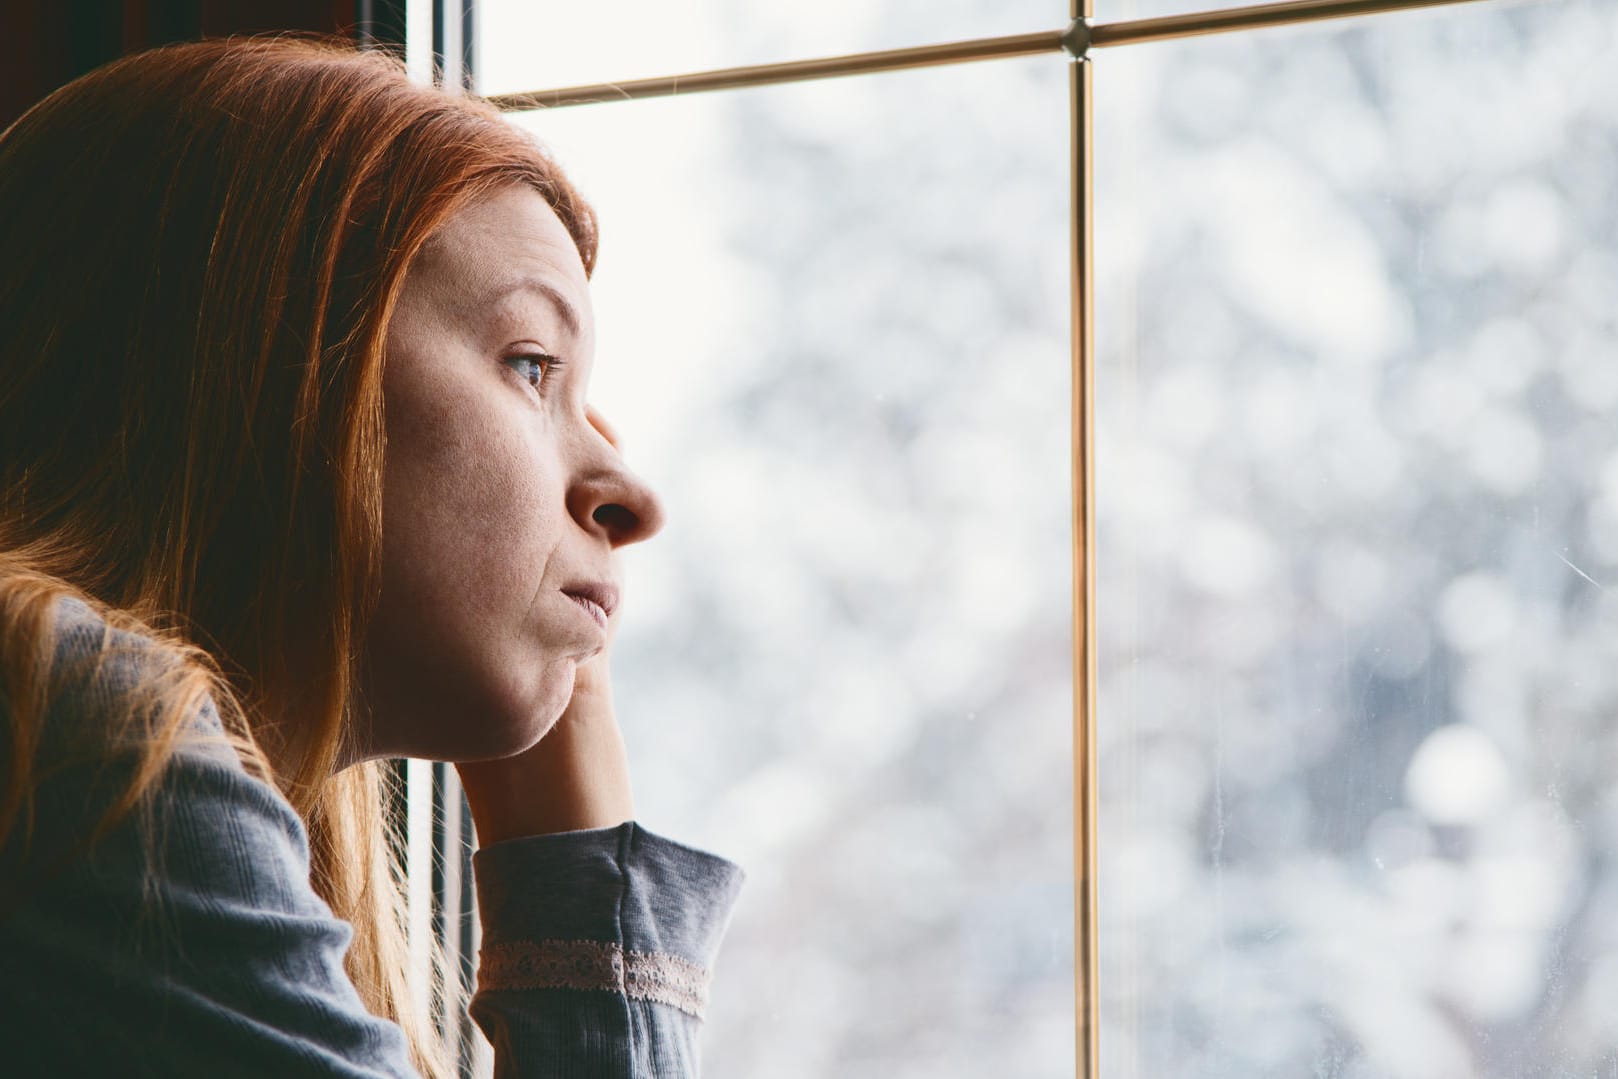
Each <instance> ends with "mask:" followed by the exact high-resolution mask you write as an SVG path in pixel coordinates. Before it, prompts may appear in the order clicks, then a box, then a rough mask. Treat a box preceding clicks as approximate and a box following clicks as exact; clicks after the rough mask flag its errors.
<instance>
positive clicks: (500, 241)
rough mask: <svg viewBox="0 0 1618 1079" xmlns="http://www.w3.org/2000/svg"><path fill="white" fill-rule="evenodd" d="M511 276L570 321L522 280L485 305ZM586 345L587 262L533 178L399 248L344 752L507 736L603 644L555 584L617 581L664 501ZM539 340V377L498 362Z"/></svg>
mask: <svg viewBox="0 0 1618 1079" xmlns="http://www.w3.org/2000/svg"><path fill="white" fill-rule="evenodd" d="M523 277H537V278H542V279H543V280H545V281H547V282H549V283H550V284H552V285H554V286H555V287H556V288H558V289H559V290H561V291H562V292H563V293H564V295H565V296H567V297H568V298H569V299H570V300H571V301H572V303H573V305H574V307H575V308H577V309H578V311H579V314H580V322H581V325H580V332H579V334H578V335H577V336H576V337H575V336H573V335H571V334H570V333H568V331H567V328H566V326H565V323H564V321H563V319H562V316H561V314H560V312H559V310H558V308H557V307H556V305H555V304H554V303H553V302H552V301H551V300H549V299H547V298H545V297H543V296H541V295H539V294H538V293H536V292H534V291H532V290H520V291H517V292H512V293H509V294H508V295H506V296H505V298H503V299H500V300H498V301H495V302H486V301H488V300H489V298H490V297H491V296H493V295H494V294H496V293H498V292H499V287H500V285H501V284H502V283H503V282H506V281H510V280H514V279H519V278H523ZM594 346H595V328H594V316H593V313H592V311H591V307H590V295H589V282H588V279H587V278H586V277H585V273H584V266H583V264H582V262H581V261H580V259H579V255H578V251H577V249H576V248H575V247H574V245H573V241H572V239H571V238H570V237H569V236H568V233H567V230H566V228H565V227H564V226H563V225H562V223H561V221H560V220H559V219H558V218H557V217H556V215H555V214H554V213H553V212H552V211H551V209H550V208H549V207H548V206H547V205H546V204H545V201H544V199H543V198H542V197H541V196H540V195H539V194H538V193H536V192H533V191H531V190H528V189H526V188H516V187H513V188H510V189H507V190H505V191H503V192H501V193H499V194H497V195H495V196H492V197H490V198H488V199H485V200H483V201H480V202H478V203H476V204H474V205H472V206H470V207H467V208H464V209H463V210H461V211H459V212H458V213H457V214H456V215H454V216H453V217H452V218H451V219H450V220H449V221H448V222H447V223H446V224H445V225H444V227H443V228H442V229H441V230H440V231H439V233H438V234H437V235H436V236H435V237H434V239H433V241H432V242H431V243H430V244H429V245H428V248H427V249H426V250H425V251H424V252H423V254H422V255H421V257H420V258H418V259H417V261H416V262H415V263H414V264H413V266H412V268H411V270H410V274H409V276H408V278H407V279H406V282H405V286H404V291H403V294H402V296H401V298H400V301H399V304H398V306H397V308H396V310H395V313H394V316H393V319H392V321H391V322H390V323H389V327H388V337H387V351H386V359H385V362H384V367H383V407H384V410H385V415H386V430H387V450H386V465H385V479H384V485H383V526H382V591H381V598H380V602H379V604H378V608H377V611H376V616H375V619H374V621H373V623H372V627H371V632H370V635H369V638H368V640H367V642H366V648H365V655H364V657H363V658H364V668H365V671H364V675H363V678H362V683H363V688H364V696H365V699H366V700H367V702H368V703H369V705H370V719H369V721H368V722H362V725H361V727H362V730H364V731H365V733H364V735H363V737H362V739H361V741H362V744H363V746H364V749H363V755H362V756H359V757H357V758H356V759H370V758H376V757H386V756H414V757H421V758H427V759H433V760H445V761H479V760H490V759H494V758H499V757H507V756H510V755H512V754H516V753H519V752H521V751H523V750H525V749H527V748H529V747H530V746H532V745H534V743H536V742H537V741H538V740H539V739H540V737H541V736H542V735H543V734H544V733H545V732H546V731H547V730H548V729H549V728H550V726H551V725H552V724H553V723H554V722H555V721H556V719H557V717H558V716H559V715H561V713H562V711H563V709H564V708H565V707H566V706H567V703H568V700H569V698H570V696H571V694H572V692H573V684H574V674H575V670H576V668H577V666H578V665H579V664H581V663H584V662H586V661H588V660H590V659H591V658H592V657H594V656H596V655H597V654H598V653H600V652H601V651H602V650H603V649H604V648H606V647H607V643H608V638H607V633H606V631H604V630H602V629H600V628H598V627H597V626H596V625H595V624H594V622H593V621H592V620H591V619H590V618H589V617H588V616H587V615H586V614H585V613H584V612H583V611H582V610H581V609H580V608H579V607H578V605H577V604H576V603H575V602H574V601H573V600H572V599H569V598H568V597H567V596H566V595H564V594H563V593H562V591H561V589H562V588H563V587H564V586H566V585H569V584H574V583H577V582H581V581H612V582H615V583H621V575H620V572H619V570H618V566H617V560H616V559H615V558H614V552H615V551H616V550H617V549H618V548H619V547H622V546H624V545H625V544H628V543H635V542H638V541H640V540H643V539H646V538H648V537H650V536H652V535H653V534H655V533H656V532H657V531H658V530H659V529H660V528H661V527H662V522H663V510H662V507H661V504H660V503H659V501H658V499H657V496H656V495H655V494H654V493H653V492H652V491H651V489H650V488H649V487H647V486H646V485H645V484H644V483H643V482H642V481H641V480H640V479H639V478H637V477H636V476H635V475H634V474H633V473H631V472H629V471H627V470H626V469H625V467H624V464H623V461H622V458H621V457H620V456H619V453H618V450H617V446H616V439H615V438H614V436H613V434H612V431H611V428H610V427H609V426H608V425H607V424H606V422H605V421H604V420H603V419H602V418H601V417H600V416H599V415H598V414H596V413H595V411H594V410H593V409H591V408H589V407H588V406H587V405H586V403H585V389H586V383H587V378H588V375H589V372H590V365H591V362H592V359H593V349H594ZM541 352H543V353H549V354H552V355H556V356H559V357H561V358H562V359H563V360H565V361H566V366H564V367H562V368H560V369H555V370H552V371H551V372H550V373H549V374H547V375H546V377H545V379H544V382H543V386H542V388H540V389H538V390H537V391H536V390H535V389H534V388H533V387H532V386H531V385H530V383H531V381H537V380H538V374H539V372H538V370H537V369H534V368H532V367H529V368H527V369H525V367H524V365H521V364H518V365H515V366H514V365H513V364H511V363H510V362H508V361H509V360H510V358H511V357H513V356H517V355H522V354H532V353H541ZM613 621H614V624H616V622H617V618H616V617H615V618H614V620H613Z"/></svg>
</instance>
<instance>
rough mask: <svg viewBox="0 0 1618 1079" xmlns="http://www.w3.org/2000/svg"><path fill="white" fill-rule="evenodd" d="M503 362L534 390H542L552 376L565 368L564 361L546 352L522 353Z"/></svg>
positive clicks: (565, 362) (508, 357)
mask: <svg viewBox="0 0 1618 1079" xmlns="http://www.w3.org/2000/svg"><path fill="white" fill-rule="evenodd" d="M504 362H505V363H507V364H508V365H510V367H511V369H512V370H514V371H516V372H517V373H518V374H519V375H521V376H522V377H523V378H525V379H526V380H527V381H528V384H529V385H530V386H532V387H533V388H534V389H536V390H539V389H543V388H544V387H545V383H546V382H547V381H548V380H549V379H550V377H551V376H552V375H554V374H555V373H556V372H558V371H560V370H561V369H562V368H563V367H566V366H567V361H566V360H563V359H560V358H558V357H556V356H552V355H551V354H550V353H548V352H524V353H522V354H521V355H518V356H507V357H506V359H505V361H504Z"/></svg>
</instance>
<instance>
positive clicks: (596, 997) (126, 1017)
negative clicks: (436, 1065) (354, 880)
mask: <svg viewBox="0 0 1618 1079" xmlns="http://www.w3.org/2000/svg"><path fill="white" fill-rule="evenodd" d="M58 611H59V612H60V614H59V618H58V628H59V635H58V641H59V647H58V662H62V661H64V660H67V661H72V660H73V659H75V658H82V657H83V656H85V655H87V654H89V653H90V652H91V651H92V650H93V642H94V641H96V640H99V637H100V632H101V628H102V623H101V622H100V621H99V620H96V619H94V617H93V616H91V615H89V612H88V609H87V608H85V607H84V606H83V605H82V604H78V603H76V602H70V603H64V604H63V605H61V606H59V607H58ZM115 636H116V637H117V638H118V639H119V640H120V642H121V643H123V644H128V643H130V639H129V638H128V636H127V635H124V634H116V635H115ZM135 643H136V644H137V645H138V643H139V639H136V642H135ZM112 669H113V670H114V671H116V670H118V669H119V668H118V667H114V668H112ZM121 669H122V670H124V671H125V674H124V675H123V676H122V677H123V678H124V680H125V683H126V685H127V680H128V678H130V677H133V676H132V675H130V674H129V673H128V672H129V671H132V670H134V669H135V668H134V666H133V665H130V664H123V665H122V667H121ZM3 688H4V687H0V690H3ZM118 689H119V686H118V677H114V678H112V679H111V680H107V679H98V680H95V681H94V682H87V683H86V684H85V685H84V686H82V687H80V691H79V692H75V693H72V694H63V695H62V699H60V700H53V701H52V702H51V703H50V709H49V712H48V716H47V727H46V731H47V739H46V743H45V745H44V746H43V747H42V750H41V761H40V764H41V765H42V766H44V767H45V768H47V769H49V770H50V775H49V778H48V779H47V780H46V781H45V782H44V784H43V785H42V787H41V789H40V791H39V795H38V801H37V804H36V822H35V827H34V841H33V846H32V851H31V853H30V854H29V856H28V857H26V858H25V857H24V856H23V855H22V853H21V849H20V848H21V844H20V843H19V842H18V841H17V839H18V837H17V835H16V833H15V832H14V833H13V834H12V836H10V837H8V838H7V839H6V840H5V841H3V844H0V885H4V887H3V888H0V904H4V905H0V1074H3V1075H5V1076H8V1077H17V1079H22V1077H25V1076H26V1077H33V1076H100V1075H108V1076H112V1075H116V1076H144V1075H151V1076H175V1077H178V1076H209V1077H216V1076H266V1077H269V1076H275V1077H294V1076H410V1075H415V1074H416V1072H415V1071H414V1069H413V1068H412V1066H411V1064H410V1060H409V1053H408V1050H407V1048H406V1043H405V1038H404V1034H403V1031H402V1030H400V1028H399V1027H398V1026H397V1025H395V1024H393V1023H391V1022H388V1021H386V1020H383V1019H380V1018H377V1017H376V1016H374V1015H372V1014H371V1013H370V1012H368V1011H367V1010H366V1009H365V1007H364V1005H363V1004H362V1003H361V1001H360V998H359V995H358V992H357V991H356V990H355V988H354V985H353V983H352V982H351V981H350V980H349V978H348V977H347V975H346V974H345V973H344V969H343V955H344V953H345V952H346V950H347V948H348V944H349V941H350V939H351V937H352V935H353V929H352V927H351V926H350V925H349V924H348V923H347V922H345V921H342V920H341V919H338V918H336V917H334V916H333V914H332V911H331V908H330V907H328V906H327V905H326V903H325V902H324V901H323V900H321V898H320V897H319V896H318V895H317V894H316V893H315V892H314V890H313V889H312V888H311V887H310V884H309V842H308V836H307V834H306V832H305V829H304V825H303V822H302V820H301V819H300V818H299V817H298V816H297V814H296V813H295V812H294V811H293V809H292V807H291V805H290V804H289V803H288V802H287V801H286V799H285V798H284V797H283V796H282V795H281V793H280V792H279V791H278V790H277V789H276V788H274V787H272V786H270V785H268V784H266V783H263V782H261V781H260V780H257V779H255V778H253V777H252V776H250V775H249V774H248V773H247V772H246V770H245V769H243V767H242V766H241V764H240V762H239V761H238V760H237V759H236V757H235V754H234V753H231V752H228V751H224V750H209V749H201V748H188V749H185V750H182V751H181V752H180V753H179V755H178V756H177V757H176V758H175V759H174V761H173V763H172V765H171V766H170V767H169V768H168V769H167V771H166V772H165V773H164V776H163V779H162V782H161V787H160V806H161V808H162V810H163V811H164V814H165V816H166V828H165V829H164V830H163V840H162V842H161V844H160V848H159V852H158V853H159V854H160V857H159V858H158V859H157V860H156V862H155V864H154V862H153V861H151V860H148V858H147V857H146V855H145V853H144V851H143V848H142V844H141V843H140V841H139V838H138V832H137V830H136V825H135V822H134V821H133V819H126V820H125V821H124V822H123V823H121V824H120V825H119V827H118V828H116V829H115V830H114V831H113V832H111V833H110V834H109V835H108V836H107V837H106V838H105V839H104V840H102V841H101V842H100V843H99V844H98V845H97V846H96V847H95V848H94V850H93V851H92V852H91V853H90V854H89V855H87V856H83V857H80V858H77V859H75V860H73V861H71V862H69V863H68V864H67V865H66V866H65V867H64V868H63V869H62V870H61V871H60V872H58V873H55V874H47V873H45V872H44V871H43V865H44V864H45V862H48V860H49V858H48V854H49V852H51V851H55V850H60V849H65V844H67V843H68V842H69V841H71V840H75V839H77V838H78V837H80V836H82V835H84V834H86V832H87V827H88V825H89V823H90V822H93V821H95V820H97V819H99V817H100V814H101V811H102V810H103V809H104V808H105V807H106V806H107V805H108V804H109V802H108V801H107V799H108V797H109V794H110V792H111V791H113V790H116V789H117V787H118V784H119V783H120V782H121V781H123V780H125V779H126V778H127V777H128V776H129V775H130V771H129V763H130V761H131V760H132V759H133V758H132V757H125V756H119V755H113V756H111V757H110V759H109V757H108V755H107V754H105V753H103V754H101V755H100V759H93V758H92V757H89V756H85V755H83V754H79V755H75V754H74V753H72V752H70V751H68V750H66V749H65V748H64V747H65V746H68V745H69V744H70V743H71V739H69V738H66V737H64V736H65V735H66V734H67V733H68V732H74V731H78V732H82V731H84V730H86V729H91V728H87V727H86V726H85V724H86V723H87V722H89V723H93V722H94V720H95V717H96V714H97V711H98V709H99V710H102V711H103V712H104V710H105V708H106V707H107V703H108V701H109V700H110V699H111V695H112V694H115V693H116V692H118ZM4 701H5V697H4V694H3V693H0V776H3V775H4V774H5V772H4V769H5V767H6V766H7V765H8V764H9V752H10V750H9V744H10V737H9V731H10V728H9V723H8V722H6V715H5V705H4ZM196 722H198V723H199V724H200V725H202V726H203V727H207V728H212V729H214V730H218V729H219V720H218V717H217V714H215V713H214V712H213V710H212V707H211V705H210V707H208V708H205V709H204V710H203V713H202V715H200V716H199V717H197V720H196ZM0 782H3V780H0ZM3 790H4V788H3V787H0V791H3ZM153 870H155V875H154V876H153V880H154V882H155V888H156V892H157V898H158V899H159V900H160V901H161V902H160V905H159V906H158V907H157V908H155V909H157V910H159V911H160V917H159V919H158V923H157V924H156V925H151V924H147V925H140V924H137V922H136V921H135V918H134V915H135V913H136V911H137V910H138V909H139V908H140V907H141V904H142V879H143V877H145V876H147V875H148V874H149V873H152V871H153ZM473 873H474V878H475V882H476V886H477V896H478V912H479V915H480V918H481V922H482V927H483V943H482V949H481V952H480V954H479V966H478V991H477V994H476V995H475V996H474V997H473V998H472V1003H471V1007H470V1012H471V1015H472V1018H473V1019H474V1020H475V1021H476V1022H477V1024H478V1026H479V1027H480V1028H482V1030H483V1033H484V1034H485V1035H486V1036H487V1037H488V1039H489V1041H490V1043H491V1044H492V1045H493V1046H494V1056H495V1074H496V1075H497V1076H499V1077H501V1079H508V1077H510V1079H515V1077H524V1079H527V1077H538V1076H546V1077H550V1076H557V1077H580V1079H598V1077H599V1079H607V1077H614V1079H616V1077H623V1076H659V1077H662V1076H680V1077H685V1076H695V1075H697V1073H698V1062H697V1035H698V1031H699V1029H700V1023H701V1017H702V1012H703V1007H704V1005H705V1003H706V998H707V986H708V978H709V971H710V970H711V968H712V966H713V962H714V957H715V954H716V952H717V950H718V947H719V942H720V938H721V937H722V935H723V933H724V930H725V927H726V924H727V923H728V921H729V917H730V911H731V907H732V904H733V903H734V901H735V898H736V893H737V891H738V889H739V888H740V886H741V882H742V873H741V871H740V870H739V869H738V868H737V867H736V866H735V865H733V864H731V863H730V862H727V861H725V860H723V859H721V858H718V857H715V856H714V855H711V854H706V853H704V852H702V851H698V850H694V849H692V848H690V847H686V846H682V845H680V844H678V843H674V842H672V841H670V840H668V839H664V838H661V837H659V836H657V835H654V834H652V833H651V832H648V831H646V830H645V829H644V828H642V827H641V826H640V825H638V824H636V823H633V822H630V823H626V824H623V825H620V826H618V827H615V828H601V829H594V830H590V831H579V832H566V833H562V834H558V835H545V836H529V837H524V838H519V839H510V840H506V841H504V842H500V843H496V844H494V845H493V846H490V847H486V848H483V849H481V850H478V851H477V852H476V853H475V854H474V855H473ZM16 885H22V886H23V892H22V898H21V900H20V902H19V901H16V900H10V898H9V897H10V896H11V893H12V892H13V890H14V886H16Z"/></svg>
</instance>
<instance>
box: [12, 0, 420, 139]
mask: <svg viewBox="0 0 1618 1079" xmlns="http://www.w3.org/2000/svg"><path fill="white" fill-rule="evenodd" d="M266 30H309V31H315V32H318V33H325V34H338V35H340V36H343V37H347V38H350V39H355V40H358V41H360V42H362V43H370V42H383V43H400V42H403V40H404V0H72V2H70V3H63V2H61V0H4V2H0V128H3V127H5V126H6V125H8V124H10V123H11V121H13V120H15V119H16V118H17V117H18V116H20V115H22V113H23V112H24V111H25V110H26V109H27V108H28V107H29V106H30V105H32V104H33V103H34V102H36V101H38V100H39V99H40V98H42V97H44V96H45V95H46V94H48V93H50V92H51V91H52V90H54V89H56V88H57V87H58V86H61V85H62V84H63V83H66V82H70V81H72V80H73V79H75V78H77V77H78V76H80V75H82V74H84V73H85V72H87V71H89V70H91V69H92V68H96V67H99V66H100V65H102V64H104V63H106V62H107V61H109V60H115V59H117V58H118V57H119V56H122V55H124V54H125V53H130V52H139V51H140V50H141V49H148V48H151V47H153V46H156V45H164V44H167V43H169V42H171V41H191V40H195V39H197V38H201V37H217V36H221V35H225V34H251V33H259V32H262V31H266Z"/></svg>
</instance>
